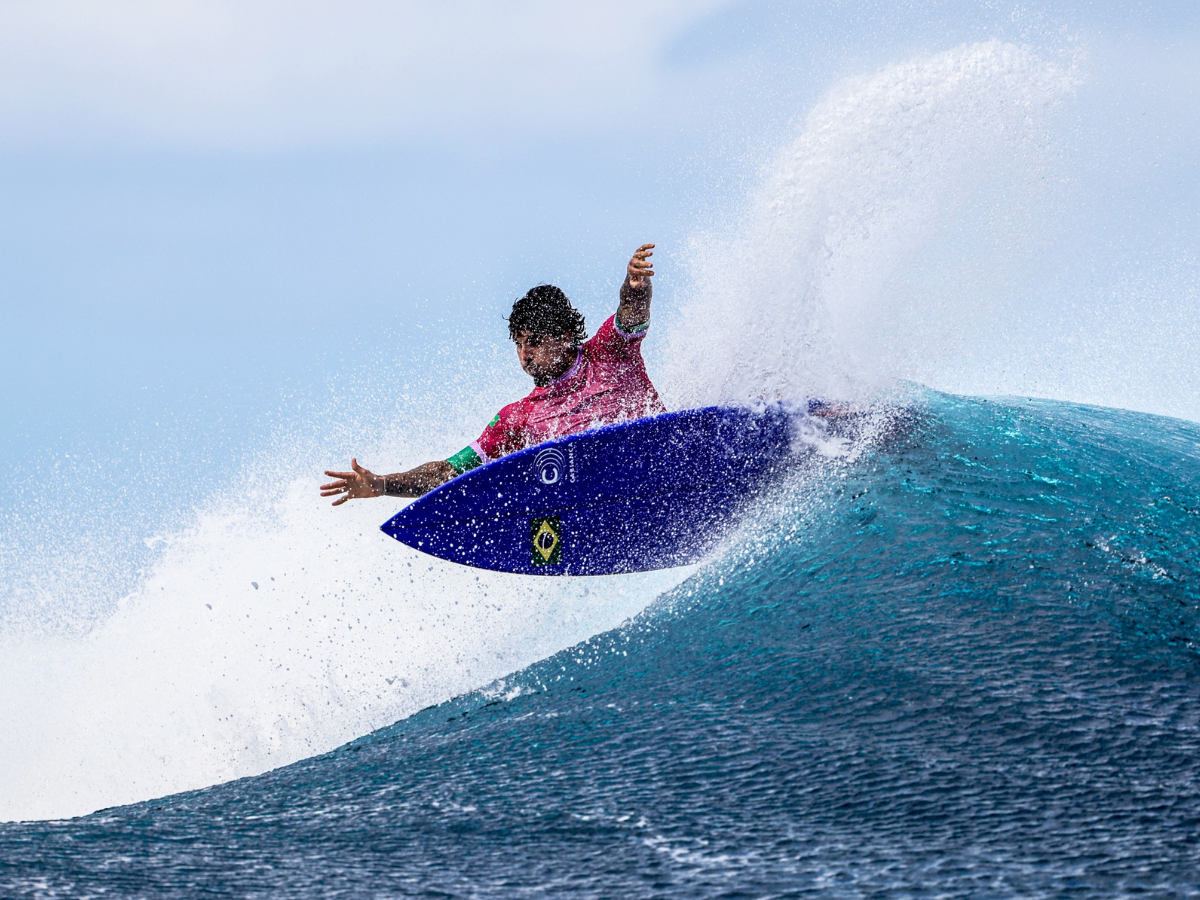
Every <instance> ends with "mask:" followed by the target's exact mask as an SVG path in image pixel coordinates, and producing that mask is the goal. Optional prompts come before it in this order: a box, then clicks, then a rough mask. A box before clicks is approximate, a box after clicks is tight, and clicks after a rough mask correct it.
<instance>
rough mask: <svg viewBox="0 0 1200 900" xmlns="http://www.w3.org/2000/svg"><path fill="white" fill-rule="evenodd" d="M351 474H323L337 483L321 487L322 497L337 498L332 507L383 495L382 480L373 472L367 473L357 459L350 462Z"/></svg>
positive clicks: (328, 472)
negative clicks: (335, 479) (348, 501)
mask: <svg viewBox="0 0 1200 900" xmlns="http://www.w3.org/2000/svg"><path fill="white" fill-rule="evenodd" d="M350 467H351V468H352V469H353V470H354V471H353V472H330V471H328V470H326V472H325V474H326V475H328V476H329V477H330V478H337V479H339V480H338V481H331V482H329V484H323V485H321V496H322V497H337V498H338V499H337V500H334V501H333V505H334V506H341V505H342V504H343V503H345V502H346V501H347V500H360V499H362V498H363V497H378V496H379V495H380V494H382V493H383V486H384V485H383V478H381V477H380V476H379V475H376V474H375V473H374V472H369V471H367V470H366V469H364V468H363V467H362V466H360V465H359V464H358V460H357V459H351V460H350Z"/></svg>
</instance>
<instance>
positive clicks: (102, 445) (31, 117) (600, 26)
mask: <svg viewBox="0 0 1200 900" xmlns="http://www.w3.org/2000/svg"><path fill="white" fill-rule="evenodd" d="M1198 18H1200V14H1198V12H1197V7H1196V5H1195V4H1194V3H1183V2H1180V3H1140V4H1133V5H1132V7H1131V5H1130V4H1126V3H1111V4H1105V3H1085V2H1079V3H1063V4H1038V3H1022V4H1012V3H1004V2H980V3H962V2H942V3H915V2H914V3H883V2H879V3H871V2H813V3H799V2H796V3H782V2H766V0H764V2H719V0H708V2H697V0H691V2H672V0H660V2H639V3H632V2H624V0H621V2H606V3H600V4H576V3H552V2H508V3H500V2H450V3H438V4H427V3H425V4H418V3H395V2H347V3H338V4H332V3H313V2H295V0H292V2H287V3H284V2H223V0H222V2H218V0H210V2H179V3H170V4H168V3H155V2H141V0H139V2H134V0H111V2H105V3H95V2H91V0H69V2H68V0H7V2H4V3H2V4H0V310H2V311H3V321H4V327H3V330H2V337H0V342H2V343H0V379H2V383H3V389H2V394H0V419H2V421H3V422H4V428H3V435H2V437H0V453H2V454H3V458H4V462H5V466H4V468H5V469H7V470H8V471H10V472H11V473H12V474H13V476H14V477H15V478H17V479H18V480H25V479H33V478H36V477H37V475H38V473H41V475H42V477H48V476H47V475H46V473H47V472H49V471H51V468H50V462H49V461H53V460H56V459H59V458H61V457H62V456H63V455H64V454H73V455H74V458H76V459H78V458H79V457H80V456H82V457H84V458H85V459H90V460H92V461H93V462H94V466H93V468H92V469H88V470H87V472H90V473H91V474H87V475H86V477H88V478H92V477H94V478H99V479H104V478H115V479H118V480H119V477H121V476H118V475H114V474H113V472H112V464H113V463H114V462H115V461H118V460H127V461H129V464H130V465H131V466H132V467H133V469H134V470H136V469H137V467H138V466H139V465H142V466H144V465H148V464H149V463H148V462H146V460H159V461H169V462H170V463H171V464H173V465H174V464H179V465H183V466H185V467H186V471H187V473H188V474H187V475H185V478H190V477H191V474H193V473H194V474H195V475H196V476H197V477H208V476H209V475H210V474H211V473H212V472H213V471H219V470H220V469H221V467H223V466H225V465H227V464H228V462H229V460H231V459H232V458H234V457H236V456H237V455H238V454H239V453H241V452H243V451H244V449H245V448H246V447H247V446H252V445H253V444H254V442H255V441H256V440H258V439H259V436H261V435H263V434H265V433H266V432H267V431H269V430H270V428H271V427H272V422H273V421H276V420H277V419H278V417H279V416H286V415H287V410H288V408H289V406H288V404H289V403H290V402H292V401H294V400H295V398H297V397H312V396H319V395H320V394H321V392H322V391H323V390H325V385H326V383H327V381H328V380H329V379H330V378H331V377H334V376H336V375H338V373H344V372H346V371H353V370H354V369H355V368H356V367H358V366H360V365H362V364H363V361H364V360H378V359H379V357H380V354H385V355H388V356H390V357H391V358H394V360H395V365H396V366H397V371H398V372H401V373H403V372H404V370H405V367H406V366H408V365H409V364H410V361H411V359H413V358H415V357H414V355H413V353H414V349H415V348H418V347H425V348H426V349H428V346H429V344H430V343H431V342H438V341H441V340H443V338H445V339H446V340H448V341H449V342H450V345H451V348H452V351H453V352H463V353H469V352H472V349H471V348H477V347H479V346H481V345H483V346H489V345H501V344H503V341H504V337H505V334H504V330H503V323H502V321H501V320H500V316H501V315H502V314H503V313H504V312H505V311H506V309H507V306H508V304H509V303H510V302H511V300H512V299H513V298H514V297H515V296H517V295H519V294H520V293H521V292H523V291H524V289H525V288H527V287H528V286H529V285H530V284H532V283H535V282H538V281H542V280H553V281H556V282H558V283H561V284H562V285H563V286H564V287H565V288H567V290H568V292H569V293H571V294H572V295H573V296H575V297H576V298H577V300H578V302H579V303H580V304H581V306H583V308H584V309H585V311H586V312H588V313H589V314H590V315H591V316H592V317H593V324H595V322H596V321H597V319H596V317H598V316H599V315H601V314H603V313H606V312H607V309H608V308H609V306H610V305H611V297H612V293H613V291H614V290H615V286H616V282H617V280H618V279H619V277H620V272H621V267H622V265H623V262H624V259H625V257H626V256H627V254H628V252H629V251H630V250H631V249H632V247H634V246H635V245H636V244H637V243H639V242H641V241H642V240H655V241H657V242H659V244H660V246H661V257H662V269H661V271H662V273H663V277H662V287H661V292H660V295H661V296H662V297H663V298H665V299H664V300H663V302H664V303H669V302H670V301H669V298H670V294H671V290H672V289H673V287H677V286H678V283H677V282H676V283H674V284H673V283H672V282H671V275H672V270H671V268H670V260H671V253H672V250H673V249H674V248H677V247H678V246H679V245H680V243H681V242H682V241H684V240H686V238H687V237H688V235H689V234H691V233H692V232H693V231H695V230H696V229H697V228H698V227H702V226H704V225H706V224H707V223H710V222H711V221H713V220H714V219H719V218H721V217H722V216H725V215H727V214H728V212H729V211H730V210H731V209H732V208H734V207H736V206H737V204H738V203H739V202H740V199H741V197H742V195H743V192H744V189H745V185H746V183H747V181H748V179H751V178H752V177H753V176H754V173H755V172H756V169H757V166H758V165H759V163H760V161H761V160H762V158H763V155H764V154H765V153H767V152H769V151H770V150H771V149H772V148H773V147H774V146H775V145H776V144H777V142H778V141H779V140H780V136H781V135H784V134H786V133H789V131H790V129H792V128H793V127H794V125H795V123H796V122H797V121H799V120H801V119H802V118H803V116H804V114H805V113H806V111H807V109H808V107H809V106H810V105H811V103H812V102H813V100H814V99H815V98H817V97H818V96H820V95H821V94H822V93H824V92H825V91H826V90H827V89H828V87H829V86H830V85H831V84H832V83H834V82H836V80H837V79H839V78H841V77H844V76H846V75H852V74H858V73H861V72H866V71H870V70H872V69H873V68H875V67H877V66H879V65H882V64H884V63H887V62H890V61H894V60H896V59H900V58H903V57H904V56H905V55H907V54H910V53H914V52H922V51H936V50H940V49H944V48H945V47H948V46H951V45H953V44H955V43H959V42H962V41H967V40H977V39H983V38H992V37H999V38H1002V39H1006V40H1012V41H1015V42H1017V43H1024V44H1030V45H1033V46H1034V47H1036V48H1038V49H1039V50H1040V51H1042V52H1046V53H1049V54H1064V53H1070V52H1072V51H1073V50H1074V49H1077V48H1080V47H1082V48H1084V49H1085V50H1086V51H1087V54H1088V60H1089V62H1088V63H1087V64H1085V65H1087V66H1091V68H1092V71H1091V74H1090V75H1089V77H1090V78H1091V83H1092V84H1094V85H1101V86H1103V87H1102V89H1096V90H1093V92H1092V93H1091V94H1087V93H1086V91H1085V94H1084V95H1083V96H1082V97H1081V99H1080V101H1079V104H1078V105H1077V108H1075V109H1074V110H1073V111H1072V112H1071V113H1070V114H1069V115H1068V124H1070V122H1071V121H1074V125H1073V126H1072V128H1073V129H1074V130H1073V131H1072V134H1073V135H1074V140H1075V143H1074V144H1073V145H1071V146H1069V147H1067V149H1065V150H1064V151H1063V152H1064V153H1067V154H1070V153H1076V154H1080V159H1081V161H1080V163H1079V167H1080V169H1081V171H1082V170H1083V169H1089V168H1090V169H1091V170H1097V171H1100V170H1103V171H1105V172H1106V173H1107V175H1106V177H1105V180H1104V181H1103V183H1101V182H1100V181H1097V182H1096V183H1094V184H1087V183H1085V184H1084V187H1083V188H1082V190H1081V193H1080V199H1079V202H1078V204H1077V208H1078V209H1079V210H1083V211H1087V210H1089V209H1093V208H1094V209H1095V210H1102V208H1104V207H1105V204H1104V203H1103V202H1101V201H1106V200H1107V199H1110V198H1115V199H1114V204H1115V205H1114V206H1113V207H1112V208H1113V209H1115V210H1116V212H1112V213H1111V214H1106V213H1104V212H1102V211H1100V212H1097V213H1096V215H1095V216H1094V217H1093V216H1091V213H1086V212H1081V213H1080V216H1081V217H1082V218H1089V217H1090V221H1091V225H1092V233H1091V237H1090V238H1089V241H1090V245H1091V246H1092V248H1093V251H1092V252H1095V247H1096V246H1099V245H1100V244H1102V243H1103V242H1104V241H1105V240H1109V239H1111V240H1112V242H1113V245H1114V247H1118V248H1125V250H1128V248H1129V245H1130V240H1131V236H1133V240H1134V242H1135V243H1137V242H1140V244H1141V245H1142V249H1140V250H1139V251H1138V252H1143V251H1145V252H1149V250H1150V249H1152V248H1153V247H1155V246H1161V245H1162V244H1163V240H1165V241H1166V243H1168V244H1170V245H1172V246H1173V247H1174V248H1175V249H1174V250H1173V251H1172V252H1173V253H1174V256H1172V259H1174V260H1176V263H1172V264H1177V263H1178V260H1179V259H1180V258H1181V257H1180V254H1183V256H1184V257H1186V254H1187V252H1188V250H1189V248H1190V249H1191V252H1192V253H1194V251H1195V232H1194V229H1195V227H1196V224H1197V223H1196V219H1195V215H1194V210H1195V208H1196V204H1195V203H1194V202H1193V201H1194V200H1195V198H1196V188H1195V184H1196V178H1195V176H1196V174H1197V171H1196V165H1195V151H1196V150H1197V147H1198V142H1197V135H1198V134H1200V96H1198V94H1197V86H1198V85H1200V77H1198V74H1197V73H1198V64H1197V60H1200V53H1197V50H1198V49H1200V44H1198V43H1197V37H1198V34H1200V33H1198V32H1197V28H1196V26H1197V23H1198ZM1072 117H1074V119H1073V120H1072ZM1089 129H1092V130H1093V131H1095V132H1096V133H1097V134H1101V133H1103V140H1098V141H1090V139H1089V138H1088V134H1089ZM1114 136H1115V137H1114ZM1101 145H1102V146H1101ZM1106 167H1107V168H1106ZM1109 176H1111V177H1109ZM1081 179H1082V180H1083V181H1084V182H1086V181H1087V178H1086V176H1085V175H1081ZM1105 215H1109V218H1108V219H1105ZM1156 228H1157V229H1159V230H1160V231H1161V232H1162V234H1163V235H1164V238H1163V240H1159V241H1157V243H1156V239H1155V238H1154V235H1153V230H1154V229H1156ZM1114 252H1118V251H1114ZM1185 262H1186V260H1185ZM1193 268H1194V267H1193ZM1189 271H1192V270H1189ZM455 348H457V349H455ZM498 377H502V378H505V379H510V380H511V384H512V386H513V388H514V389H517V388H519V387H520V386H521V382H520V380H519V379H518V378H517V377H516V375H514V373H512V372H505V373H503V374H502V375H500V376H498ZM448 400H449V402H453V398H452V397H451V398H448ZM137 460H141V462H138V461H137ZM101 470H103V471H101ZM53 471H55V472H65V471H70V472H74V473H75V474H73V475H71V477H84V476H83V475H80V474H79V473H80V472H81V471H83V470H79V469H77V468H75V469H72V468H71V467H69V466H68V467H67V468H65V469H64V468H62V467H61V466H60V467H59V468H57V469H53ZM106 473H107V474H106ZM85 474H86V473H85Z"/></svg>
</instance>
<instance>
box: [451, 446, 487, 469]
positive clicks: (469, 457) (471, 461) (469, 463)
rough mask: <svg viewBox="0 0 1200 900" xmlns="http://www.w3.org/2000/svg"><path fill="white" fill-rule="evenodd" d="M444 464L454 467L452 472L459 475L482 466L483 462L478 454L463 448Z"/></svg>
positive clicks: (468, 448)
mask: <svg viewBox="0 0 1200 900" xmlns="http://www.w3.org/2000/svg"><path fill="white" fill-rule="evenodd" d="M446 462H448V463H450V465H452V466H454V471H455V472H457V473H458V474H459V475H461V474H462V473H463V472H469V471H470V470H471V469H474V468H476V467H478V466H482V465H483V460H482V459H481V458H480V456H479V454H478V453H476V452H475V451H474V450H473V449H471V448H470V447H463V448H462V449H461V450H459V451H458V452H457V453H455V454H454V455H453V456H452V457H450V458H449V459H448V460H446Z"/></svg>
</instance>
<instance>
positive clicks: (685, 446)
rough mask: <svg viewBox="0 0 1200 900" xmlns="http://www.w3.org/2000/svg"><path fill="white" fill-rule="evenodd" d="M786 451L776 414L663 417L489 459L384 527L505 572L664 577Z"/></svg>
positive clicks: (699, 554) (720, 526) (716, 411)
mask: <svg viewBox="0 0 1200 900" xmlns="http://www.w3.org/2000/svg"><path fill="white" fill-rule="evenodd" d="M790 452H791V427H790V424H789V419H788V416H787V414H786V413H784V412H783V411H782V410H779V409H768V410H767V411H765V412H753V411H751V410H747V409H740V408H730V407H709V408H706V409H696V410H685V411H683V412H673V413H665V414H663V415H660V416H652V417H650V418H645V419H637V420H634V421H629V422H621V423H619V424H616V425H607V426H605V427H603V428H598V429H596V430H594V431H585V432H581V433H580V434H573V435H569V436H567V437H563V438H558V439H557V440H553V441H548V442H547V443H544V444H539V445H538V446H536V447H529V448H527V449H525V450H521V451H519V452H517V453H513V454H511V455H509V456H505V457H502V458H501V459H498V460H495V461H493V462H489V463H487V464H485V465H483V466H480V467H479V468H477V469H473V470H472V471H470V472H466V473H464V474H462V475H459V476H458V477H457V478H455V479H453V480H451V481H448V482H446V483H445V484H443V485H441V486H440V487H438V488H436V489H435V490H433V491H431V492H429V493H428V494H426V495H425V496H424V497H421V498H420V499H418V500H416V501H414V502H413V503H412V504H411V505H410V506H408V507H406V508H405V509H404V510H402V511H401V512H399V513H398V514H396V515H395V516H393V517H392V518H391V519H390V520H388V521H387V522H386V523H384V524H383V525H382V526H381V527H382V529H383V531H384V532H386V533H387V534H390V535H391V536H392V537H394V538H395V539H396V540H398V541H400V542H402V543H404V544H408V545H409V546H410V547H415V548H416V549H418V550H421V551H423V552H425V553H429V554H432V555H433V556H437V557H441V558H442V559H448V560H451V561H453V562H456V563H462V564H463V565H467V566H474V567H476V568H481V569H494V570H497V571H501V572H519V573H522V574H526V575H607V574H613V573H620V572H642V571H647V570H650V569H666V568H671V567H673V566H682V565H687V564H689V563H694V562H698V561H699V560H700V559H702V558H703V557H704V556H705V554H706V553H708V552H709V551H710V550H711V549H712V548H713V547H714V546H715V545H716V544H717V543H718V542H719V541H720V540H721V538H722V536H723V535H724V534H725V533H726V532H727V531H728V529H729V528H730V527H732V526H733V525H735V524H737V522H738V519H739V514H740V513H741V511H742V510H743V509H744V508H745V507H746V506H747V504H748V503H749V502H750V501H751V500H753V498H754V497H755V496H756V495H757V494H758V493H759V491H760V490H761V489H762V488H763V487H764V486H765V485H767V484H768V483H769V482H770V481H771V479H772V478H773V477H774V476H775V475H776V474H777V473H778V472H779V471H781V469H782V468H783V467H784V466H785V465H786V464H787V463H788V460H789V458H790Z"/></svg>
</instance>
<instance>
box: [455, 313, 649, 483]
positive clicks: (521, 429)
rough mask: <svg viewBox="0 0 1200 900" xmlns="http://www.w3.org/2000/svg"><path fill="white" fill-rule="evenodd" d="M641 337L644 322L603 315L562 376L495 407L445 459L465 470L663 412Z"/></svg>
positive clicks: (643, 331) (643, 335) (644, 329)
mask: <svg viewBox="0 0 1200 900" xmlns="http://www.w3.org/2000/svg"><path fill="white" fill-rule="evenodd" d="M645 336H646V327H645V326H643V327H642V328H641V329H639V330H630V331H625V330H623V329H622V328H620V327H619V325H618V323H617V321H616V316H609V317H608V319H607V320H606V321H605V322H604V324H603V325H601V326H600V328H599V330H597V332H596V334H595V335H593V336H592V337H591V338H590V339H589V340H588V341H586V342H584V344H583V345H582V346H580V348H579V351H578V354H577V355H576V357H575V363H574V365H572V366H571V368H570V369H568V370H567V372H566V373H565V374H563V375H561V376H560V377H559V378H557V379H556V380H555V381H553V382H551V383H550V384H548V385H545V386H544V387H536V388H534V389H533V390H532V391H530V392H529V395H528V396H527V397H524V398H523V399H521V400H518V401H517V402H516V403H510V404H508V406H506V407H504V408H503V409H502V410H500V412H499V413H498V414H497V415H496V417H495V418H494V419H492V421H491V422H490V423H488V426H487V427H486V428H485V429H484V430H483V434H481V435H480V436H479V439H478V440H476V441H474V442H472V444H471V445H470V446H469V447H467V448H464V449H463V450H462V451H461V452H460V453H457V454H455V456H453V457H451V458H450V460H449V462H450V463H451V464H452V465H454V467H455V468H456V469H458V470H460V471H466V470H467V469H469V468H474V466H475V465H478V464H479V463H483V462H487V461H488V460H492V459H499V458H500V457H501V456H506V455H508V454H509V453H514V452H515V451H517V450H521V449H524V448H525V447H532V446H533V445H534V444H540V443H542V442H544V441H548V440H550V439H552V438H556V437H562V436H563V435H567V434H574V433H576V432H579V431H586V430H587V429H589V428H597V427H599V426H601V425H610V424H612V423H614V422H621V421H624V420H626V419H637V418H641V417H642V416H653V415H657V414H658V413H662V412H666V407H665V406H663V403H662V400H660V399H659V396H658V392H657V391H656V390H655V389H654V385H653V384H651V383H650V377H649V376H648V375H647V374H646V365H645V362H644V361H643V360H642V351H641V343H642V339H643V338H644V337H645ZM468 451H470V452H468ZM476 460H478V461H476Z"/></svg>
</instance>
